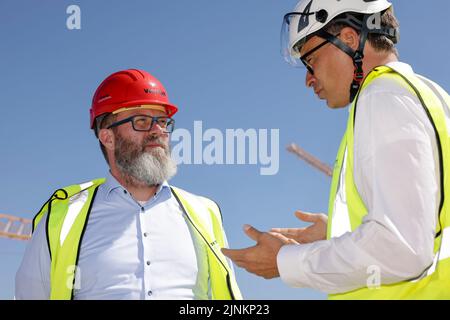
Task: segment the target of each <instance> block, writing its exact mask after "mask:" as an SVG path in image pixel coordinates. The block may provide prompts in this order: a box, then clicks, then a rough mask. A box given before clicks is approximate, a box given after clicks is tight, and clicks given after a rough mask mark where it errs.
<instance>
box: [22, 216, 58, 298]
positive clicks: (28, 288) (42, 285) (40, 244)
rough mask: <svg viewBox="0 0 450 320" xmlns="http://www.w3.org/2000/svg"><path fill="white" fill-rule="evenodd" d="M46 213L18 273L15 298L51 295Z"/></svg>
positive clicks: (26, 251)
mask: <svg viewBox="0 0 450 320" xmlns="http://www.w3.org/2000/svg"><path fill="white" fill-rule="evenodd" d="M45 220H46V215H44V217H43V218H42V220H41V222H40V223H39V224H38V226H37V228H36V230H35V231H34V232H33V236H32V238H31V240H30V242H29V243H28V246H27V248H26V250H25V254H24V257H23V259H22V263H21V265H20V267H19V270H18V271H17V273H16V283H15V287H16V289H15V299H17V300H45V299H49V297H50V254H49V251H48V245H47V236H46V232H45Z"/></svg>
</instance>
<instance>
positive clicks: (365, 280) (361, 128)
mask: <svg viewBox="0 0 450 320" xmlns="http://www.w3.org/2000/svg"><path fill="white" fill-rule="evenodd" d="M377 80H378V79H377ZM377 80H375V81H374V82H373V84H371V87H370V90H369V87H368V88H367V89H366V92H364V94H363V95H361V97H360V99H359V102H358V109H357V115H356V123H355V156H354V166H355V168H354V176H355V183H356V186H357V189H358V191H359V193H360V195H361V197H362V199H363V201H364V203H365V204H366V207H367V209H368V214H367V215H366V216H365V217H364V219H363V222H362V224H361V225H360V226H359V227H358V228H357V229H356V230H355V231H354V232H347V233H345V234H343V235H342V236H340V237H336V238H332V239H330V240H324V241H318V242H315V243H311V244H300V245H286V246H284V247H282V249H281V250H280V252H279V254H278V257H277V262H278V268H279V272H280V276H281V278H282V280H283V281H284V282H285V283H287V284H288V285H291V286H293V287H309V288H313V289H317V290H320V291H324V292H327V293H342V292H348V291H351V290H354V289H358V288H362V287H365V286H367V285H369V283H370V282H369V281H370V280H369V279H370V276H371V274H372V272H373V270H377V271H379V272H380V273H379V275H380V280H381V284H390V283H396V282H399V281H403V280H408V279H412V278H415V277H418V276H420V275H421V274H422V273H423V272H424V271H425V270H426V269H427V268H428V267H429V266H430V265H431V264H432V261H433V246H434V236H435V229H436V222H437V211H438V204H439V189H440V186H439V166H438V160H437V159H438V158H437V151H436V150H437V148H436V138H435V136H434V132H433V130H432V126H431V123H430V121H429V120H428V118H427V116H426V113H425V111H424V110H423V108H422V106H421V104H420V102H419V100H418V99H417V97H415V96H413V95H412V94H411V93H409V91H407V90H406V89H404V88H402V87H401V86H399V85H397V84H395V83H392V84H391V86H390V87H389V88H390V89H391V90H389V91H387V90H386V82H384V83H383V85H379V84H381V83H379V82H378V81H377Z"/></svg>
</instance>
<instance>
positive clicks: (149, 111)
mask: <svg viewBox="0 0 450 320" xmlns="http://www.w3.org/2000/svg"><path fill="white" fill-rule="evenodd" d="M137 114H143V115H148V116H153V117H161V116H167V112H166V111H165V108H164V107H162V109H158V110H157V109H156V108H148V107H131V108H127V109H124V110H122V111H120V112H119V113H117V115H118V116H119V117H120V118H127V117H131V116H134V115H137Z"/></svg>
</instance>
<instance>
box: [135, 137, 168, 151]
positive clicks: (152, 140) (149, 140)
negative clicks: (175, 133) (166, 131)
mask: <svg viewBox="0 0 450 320" xmlns="http://www.w3.org/2000/svg"><path fill="white" fill-rule="evenodd" d="M149 143H157V144H160V145H162V146H163V147H164V149H165V150H166V151H168V150H169V144H168V142H166V141H165V140H164V139H162V138H161V137H158V136H149V137H148V138H146V139H145V140H144V141H143V142H142V149H143V150H144V149H145V146H146V145H148V144H149Z"/></svg>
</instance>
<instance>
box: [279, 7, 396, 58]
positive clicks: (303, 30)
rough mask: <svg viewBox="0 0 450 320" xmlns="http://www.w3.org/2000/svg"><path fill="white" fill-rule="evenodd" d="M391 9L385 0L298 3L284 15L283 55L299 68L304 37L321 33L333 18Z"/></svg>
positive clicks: (305, 38)
mask: <svg viewBox="0 0 450 320" xmlns="http://www.w3.org/2000/svg"><path fill="white" fill-rule="evenodd" d="M391 6H392V4H391V3H390V2H388V1H387V0H300V1H299V2H298V3H297V6H296V7H295V9H294V11H293V12H291V13H288V14H286V15H285V16H284V21H283V27H282V35H281V41H282V44H281V50H282V55H283V56H284V58H285V59H286V60H287V61H288V62H289V63H290V64H293V65H300V64H298V63H297V62H298V59H299V58H300V53H299V50H300V48H301V47H302V45H303V44H304V42H306V40H307V37H308V36H310V35H313V34H314V33H316V32H317V31H319V30H321V29H322V28H323V27H324V26H326V25H327V24H328V23H329V22H330V21H331V20H332V19H334V18H335V17H337V16H339V15H340V14H342V13H346V12H348V13H360V14H374V13H379V12H382V11H384V10H386V9H388V8H390V7H391ZM369 32H370V31H369ZM378 33H380V32H378Z"/></svg>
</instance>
